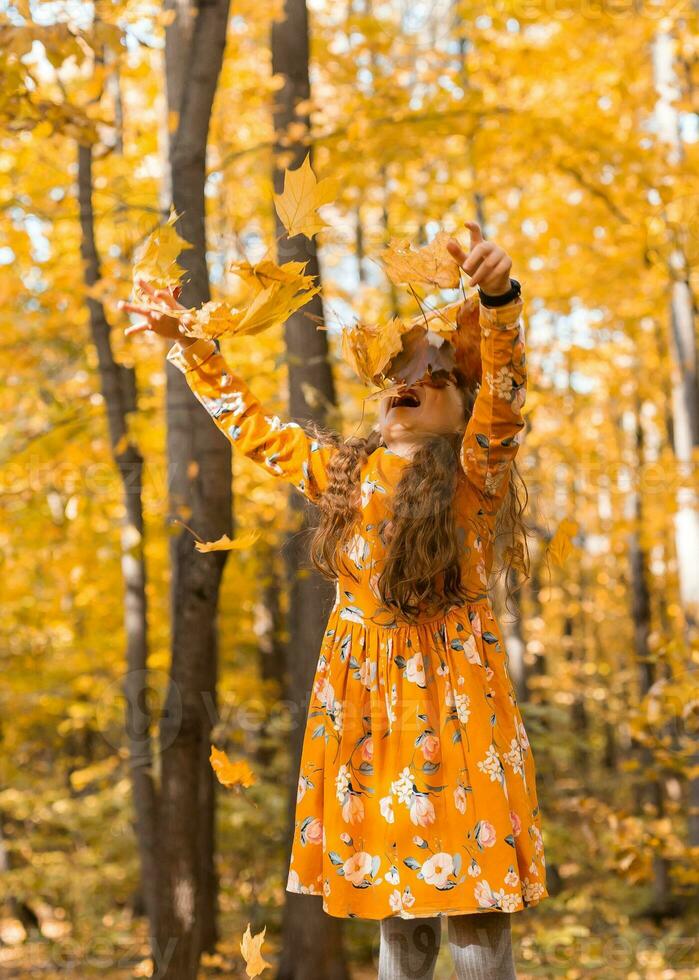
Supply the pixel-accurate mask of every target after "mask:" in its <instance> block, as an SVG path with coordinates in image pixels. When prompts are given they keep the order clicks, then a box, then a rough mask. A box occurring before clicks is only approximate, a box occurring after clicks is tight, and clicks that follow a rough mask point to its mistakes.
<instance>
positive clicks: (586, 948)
mask: <svg viewBox="0 0 699 980" xmlns="http://www.w3.org/2000/svg"><path fill="white" fill-rule="evenodd" d="M587 897H588V898H589V896H587ZM227 920H228V915H226V916H225V917H223V918H222V922H221V932H222V935H223V936H224V937H225V939H223V940H222V941H221V943H220V944H219V949H218V952H217V953H216V955H214V956H207V957H205V959H204V961H203V964H202V969H201V971H200V980H214V978H216V980H219V978H222V977H226V978H227V980H232V978H241V980H245V977H246V973H245V965H244V962H243V959H242V957H241V955H240V947H239V942H240V937H241V936H242V933H243V931H244V928H245V925H246V924H247V921H245V922H243V923H242V924H241V922H240V921H236V922H234V921H233V919H231V921H230V922H229V921H227ZM13 922H14V920H11V919H8V918H5V919H0V975H2V977H3V980H30V978H40V980H91V978H92V977H101V978H103V980H128V978H141V977H151V976H153V972H152V968H151V964H150V961H149V958H148V948H147V943H146V932H145V926H144V924H143V923H142V922H139V923H138V925H137V926H134V923H133V922H131V921H129V919H128V916H126V915H125V917H124V919H123V920H118V919H115V920H114V921H113V922H111V923H109V925H110V927H111V929H110V934H109V940H107V939H106V937H104V936H103V937H102V939H101V940H99V941H96V938H95V936H94V934H93V936H92V941H89V940H88V941H87V942H85V937H83V940H82V942H79V941H78V939H77V938H76V937H75V936H71V934H70V932H68V931H64V932H61V931H57V932H56V933H55V934H54V935H53V937H52V938H44V939H40V940H27V939H26V938H25V939H24V941H20V930H21V927H19V923H15V926H14V928H15V932H14V933H13ZM50 931H51V930H49V932H50ZM253 931H254V930H253ZM698 935H699V915H698V914H697V913H696V912H694V911H690V909H689V908H688V911H687V914H685V915H684V916H683V917H682V918H681V919H666V920H663V921H662V922H659V923H655V922H653V921H651V920H650V919H647V918H643V917H641V916H639V915H638V914H637V912H636V911H635V910H634V909H627V910H623V911H622V910H619V909H618V908H617V909H616V911H615V912H613V913H611V914H610V909H609V908H607V907H605V905H604V903H602V904H601V907H600V908H598V909H596V910H595V911H594V912H591V910H590V907H589V905H587V903H585V904H583V907H582V908H577V907H576V902H575V896H570V895H568V896H567V898H566V899H565V900H564V899H563V898H562V897H560V896H559V897H557V898H555V899H550V900H547V901H546V902H544V903H542V904H541V905H540V906H539V908H538V909H529V910H527V911H526V912H524V913H521V914H520V915H519V917H518V918H517V917H516V921H515V922H514V929H513V943H514V949H515V959H516V963H517V975H518V978H519V980H534V978H547V980H548V978H559V977H560V978H565V980H582V978H586V980H587V978H594V980H690V978H691V980H694V978H695V977H697V976H698V975H699V940H697V936H698ZM446 936H447V931H446V924H445V923H443V931H442V945H441V949H440V953H439V959H438V961H437V968H436V970H435V980H455V976H454V972H453V968H452V965H451V956H450V952H449V945H448V942H447V939H446ZM13 937H14V938H13ZM345 945H346V950H347V955H348V958H349V961H350V963H351V970H352V973H351V976H352V980H375V978H376V975H377V964H378V930H377V929H376V928H374V923H368V922H353V923H352V925H351V928H350V929H348V930H347V932H346V942H345ZM278 952H279V947H278V936H277V935H276V934H272V935H270V933H269V932H268V934H267V936H266V938H265V943H264V945H263V955H264V957H265V959H267V960H268V961H269V962H271V963H276V959H277V955H278ZM265 976H267V977H269V978H270V980H271V978H273V976H274V970H273V969H267V970H265V971H264V972H263V973H262V977H263V978H264V977H265Z"/></svg>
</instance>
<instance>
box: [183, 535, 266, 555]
mask: <svg viewBox="0 0 699 980" xmlns="http://www.w3.org/2000/svg"><path fill="white" fill-rule="evenodd" d="M259 537H260V532H259V531H248V533H247V534H243V535H241V536H240V537H239V538H232V539H231V538H229V537H228V535H227V534H223V535H221V537H220V538H218V540H216V541H195V543H194V547H195V548H196V549H197V551H200V552H202V553H203V554H207V553H208V552H209V551H242V550H243V549H244V548H250V547H251V546H252V545H253V544H254V543H255V542H256V541H257V540H258V539H259Z"/></svg>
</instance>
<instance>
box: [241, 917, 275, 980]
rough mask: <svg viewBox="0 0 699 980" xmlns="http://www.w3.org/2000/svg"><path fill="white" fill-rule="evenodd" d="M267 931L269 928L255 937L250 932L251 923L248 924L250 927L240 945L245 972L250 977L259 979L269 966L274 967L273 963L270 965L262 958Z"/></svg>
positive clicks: (265, 928)
mask: <svg viewBox="0 0 699 980" xmlns="http://www.w3.org/2000/svg"><path fill="white" fill-rule="evenodd" d="M266 931H267V926H265V927H264V929H263V930H262V932H258V933H257V934H256V935H254V936H253V935H252V933H251V932H250V923H249V922H248V927H247V929H246V930H245V933H244V935H243V939H242V942H241V943H240V952H241V953H242V954H243V959H244V960H245V963H246V969H245V972H246V973H247V975H248V976H249V977H259V975H260V974H261V973H262V971H263V970H265V969H266V968H267V967H268V966H269V967H271V966H272V964H271V963H268V962H267V960H265V959H263V958H262V943H263V942H264V938H265V933H266Z"/></svg>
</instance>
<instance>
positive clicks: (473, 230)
mask: <svg viewBox="0 0 699 980" xmlns="http://www.w3.org/2000/svg"><path fill="white" fill-rule="evenodd" d="M464 226H465V227H466V228H468V230H469V232H470V234H471V248H473V247H474V246H475V245H478V244H479V242H483V241H485V235H484V234H483V232H482V231H481V226H480V225H479V224H478V222H477V221H464Z"/></svg>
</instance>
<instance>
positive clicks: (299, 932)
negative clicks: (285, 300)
mask: <svg viewBox="0 0 699 980" xmlns="http://www.w3.org/2000/svg"><path fill="white" fill-rule="evenodd" d="M284 12H285V19H284V20H283V21H275V22H274V23H273V25H272V70H273V72H274V73H275V74H276V73H279V74H281V75H283V77H284V86H283V87H282V88H281V89H280V90H279V91H278V92H277V97H276V103H275V110H274V129H275V152H274V172H273V180H274V189H275V191H276V192H277V193H281V191H282V187H283V174H284V167H289V168H294V167H297V166H299V165H300V163H301V162H302V160H303V158H304V156H305V154H306V152H307V151H308V149H309V147H308V145H307V142H305V141H303V140H302V139H300V138H299V137H298V135H295V136H294V138H293V139H289V138H288V136H287V129H288V127H289V125H290V124H291V123H296V124H299V123H301V124H302V125H304V126H305V129H306V132H308V128H309V119H308V116H307V115H305V114H303V113H301V114H300V115H297V114H296V112H295V108H296V106H297V105H298V104H299V103H303V102H306V101H307V100H308V99H309V97H310V83H309V76H308V61H309V50H308V13H307V10H306V4H305V0H286V3H285V7H284ZM280 154H281V155H282V156H281V159H280ZM276 227H277V235H278V236H282V235H284V228H283V226H282V225H281V224H280V222H279V220H278V218H277V219H276ZM282 257H283V259H284V260H285V261H297V262H298V261H301V262H307V263H308V266H307V269H306V271H307V272H308V273H309V274H311V275H319V267H318V257H317V254H316V247H315V241H309V240H308V239H307V238H306V237H305V236H303V235H297V236H296V237H295V238H292V239H290V240H288V241H286V240H285V241H284V245H283V256H282V254H281V249H280V258H282ZM307 313H308V314H311V315H315V316H318V317H321V318H322V316H323V304H322V300H321V299H320V296H316V297H314V299H313V300H312V301H311V303H310V304H308V307H307V308H306V310H305V311H299V312H297V313H295V314H293V315H292V316H291V317H290V318H289V319H288V321H287V323H286V327H285V338H286V346H287V356H288V367H289V414H290V416H291V418H292V419H294V420H295V421H300V422H302V421H304V420H311V419H312V420H314V421H315V422H317V423H319V424H321V425H324V424H325V423H326V410H327V406H328V405H333V404H335V387H334V384H333V377H332V372H331V368H330V364H329V361H328V345H327V338H326V335H325V332H324V331H322V330H317V329H316V327H315V325H314V322H313V321H312V320H310V319H309V317H308V316H307ZM307 386H310V387H311V388H313V389H315V390H316V391H318V392H320V394H321V398H319V399H316V398H313V399H312V401H313V403H314V404H313V405H311V404H309V403H308V402H307V401H306V398H305V394H304V392H305V391H307V390H308V388H307ZM290 501H291V507H292V510H293V512H294V514H293V516H294V517H295V520H294V525H295V526H296V525H298V526H299V527H300V528H307V527H308V520H309V516H310V507H309V505H307V504H306V502H305V501H304V499H303V498H302V497H301V496H300V495H299V494H297V493H296V492H293V494H292V496H291V497H290ZM305 538H306V536H305V535H303V534H299V533H296V534H294V535H293V536H292V537H291V538H290V539H289V541H288V544H287V551H286V558H287V568H288V574H289V588H290V595H289V630H288V635H289V646H288V650H289V655H290V657H291V658H292V659H293V670H289V671H288V677H289V691H288V696H289V698H290V699H291V700H292V701H293V702H294V703H295V704H296V705H298V709H299V712H298V718H299V724H298V725H297V726H296V728H295V730H294V733H293V739H292V753H291V755H292V779H291V783H290V786H289V797H288V829H289V838H288V839H289V845H290V842H291V837H292V834H293V830H294V812H295V805H296V791H297V774H298V769H299V762H300V756H301V746H302V743H303V734H304V724H303V722H304V720H305V708H306V706H307V703H308V698H309V695H310V687H311V683H312V679H313V674H314V670H315V667H316V664H317V661H318V651H319V648H320V643H321V640H322V637H323V632H324V629H325V625H326V621H327V614H328V611H329V608H330V606H331V604H332V597H333V591H332V587H331V585H330V584H329V583H327V582H326V581H325V580H323V579H322V578H321V577H320V576H318V575H317V574H316V573H315V572H312V571H310V570H309V569H307V568H304V567H303V566H304V564H306V563H305V562H304V558H305V553H306V542H305ZM341 927H342V923H341V922H340V921H339V920H338V919H334V918H331V917H330V916H327V915H326V914H325V913H324V912H323V910H322V907H321V901H320V899H318V898H316V899H314V898H312V897H309V896H308V895H294V894H292V893H291V892H287V893H286V904H285V907H284V921H283V939H282V943H283V945H282V952H281V957H280V968H279V973H278V977H279V978H280V980H292V978H293V980H295V978H303V980H344V978H346V977H347V975H348V974H347V966H346V963H345V957H344V951H343V949H342V931H341Z"/></svg>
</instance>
